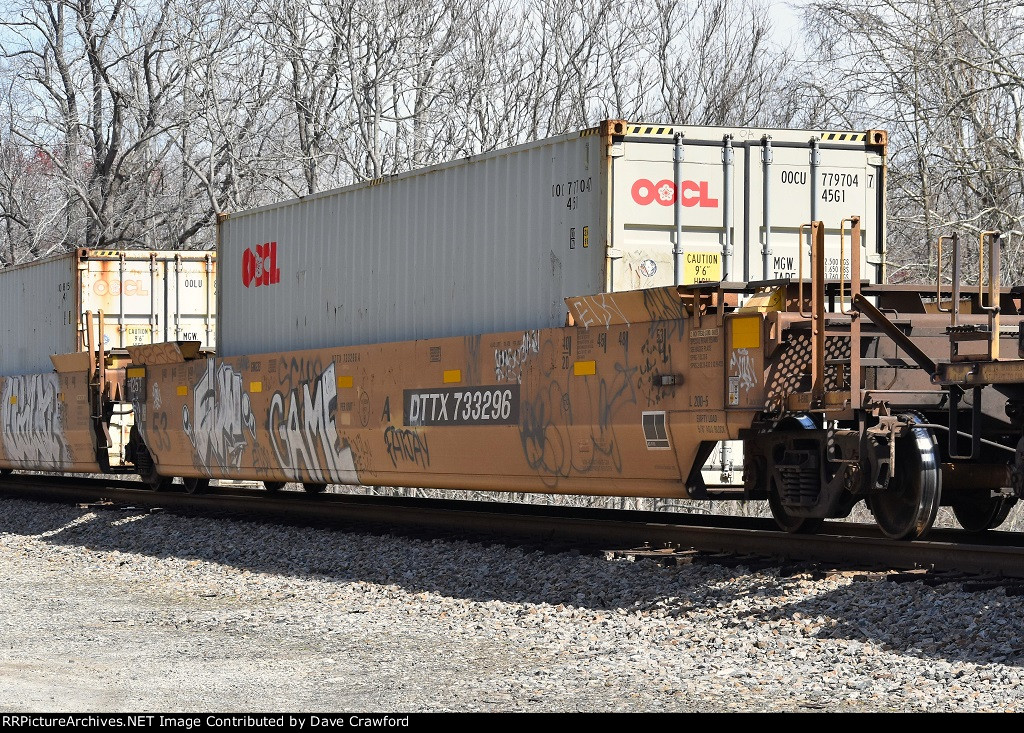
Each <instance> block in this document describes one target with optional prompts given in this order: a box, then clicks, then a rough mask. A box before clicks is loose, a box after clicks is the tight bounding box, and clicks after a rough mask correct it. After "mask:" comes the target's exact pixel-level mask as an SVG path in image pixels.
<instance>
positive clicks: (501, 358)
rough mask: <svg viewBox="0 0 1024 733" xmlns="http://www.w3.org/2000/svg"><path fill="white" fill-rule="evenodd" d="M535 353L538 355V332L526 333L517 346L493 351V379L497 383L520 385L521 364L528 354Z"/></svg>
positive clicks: (521, 377)
mask: <svg viewBox="0 0 1024 733" xmlns="http://www.w3.org/2000/svg"><path fill="white" fill-rule="evenodd" d="M506 343H507V342H506ZM537 353H540V331H526V332H525V333H524V334H523V340H522V341H521V342H520V344H519V345H518V346H513V347H511V348H508V349H495V350H494V378H495V379H496V380H498V381H499V382H517V383H521V382H522V380H523V364H524V363H525V362H526V359H527V357H528V356H529V355H530V354H537Z"/></svg>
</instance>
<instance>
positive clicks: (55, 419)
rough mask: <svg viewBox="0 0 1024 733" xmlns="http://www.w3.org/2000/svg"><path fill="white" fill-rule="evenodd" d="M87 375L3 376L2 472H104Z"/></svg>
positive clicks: (0, 382) (0, 411) (0, 400)
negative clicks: (97, 447)
mask: <svg viewBox="0 0 1024 733" xmlns="http://www.w3.org/2000/svg"><path fill="white" fill-rule="evenodd" d="M88 396H89V379H88V374H87V373H86V372H84V371H83V372H62V373H52V372H51V373H48V374H26V375H21V376H15V377H2V378H0V468H4V469H24V470H31V471H65V472H74V473H100V472H101V471H100V466H99V464H98V462H97V460H96V445H97V442H96V434H95V431H94V429H93V420H92V418H91V417H90V412H91V411H90V407H89V397H88Z"/></svg>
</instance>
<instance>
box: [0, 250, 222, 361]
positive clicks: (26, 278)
mask: <svg viewBox="0 0 1024 733" xmlns="http://www.w3.org/2000/svg"><path fill="white" fill-rule="evenodd" d="M216 304H217V296H216V255H215V253H213V252H196V251H188V252H170V251H144V250H127V251H110V250H90V249H80V250H77V251H76V252H72V253H69V254H66V255H60V256H58V257H52V258H48V259H45V260H38V261H36V262H30V263H27V264H24V265H17V266H15V267H10V268H7V269H3V270H0V313H2V314H3V315H2V317H0V376H9V375H15V374H33V373H41V372H50V371H52V370H53V364H52V363H51V362H50V355H51V354H67V353H71V352H74V351H85V350H87V349H88V347H89V343H88V337H87V333H86V326H85V323H86V319H85V313H86V312H92V314H93V319H94V329H95V333H94V339H95V340H96V341H97V342H98V340H99V339H100V338H101V333H102V340H103V345H104V348H105V349H107V350H113V349H120V348H124V347H126V346H132V345H136V344H150V343H159V342H163V341H177V340H183V341H186V340H187V341H201V342H202V344H203V346H204V347H206V348H210V349H212V348H213V347H214V346H215V343H216V328H215V326H216ZM100 312H102V313H103V324H102V328H101V327H100V324H99V313H100Z"/></svg>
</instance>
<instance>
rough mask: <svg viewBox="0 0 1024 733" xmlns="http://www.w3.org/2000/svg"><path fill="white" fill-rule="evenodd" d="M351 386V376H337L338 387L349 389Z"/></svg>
mask: <svg viewBox="0 0 1024 733" xmlns="http://www.w3.org/2000/svg"><path fill="white" fill-rule="evenodd" d="M351 387H352V377H351V376H348V377H338V389H349V388H351Z"/></svg>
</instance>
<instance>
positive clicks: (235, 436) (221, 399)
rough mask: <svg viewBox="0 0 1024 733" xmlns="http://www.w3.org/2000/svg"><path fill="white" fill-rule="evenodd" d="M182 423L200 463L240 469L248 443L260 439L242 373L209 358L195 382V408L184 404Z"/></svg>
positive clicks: (202, 465) (201, 464) (202, 466)
mask: <svg viewBox="0 0 1024 733" xmlns="http://www.w3.org/2000/svg"><path fill="white" fill-rule="evenodd" d="M181 418H182V426H183V428H184V430H185V434H186V435H187V436H188V439H189V440H190V441H191V443H192V447H193V449H194V450H195V454H196V457H197V459H198V463H197V466H198V467H200V468H203V469H205V470H207V471H209V470H210V469H213V468H221V469H227V468H233V469H237V468H238V467H239V466H240V465H241V463H242V456H243V454H244V453H245V449H246V447H247V446H248V442H249V441H248V439H247V438H246V434H248V436H249V438H251V439H252V440H254V441H255V439H256V417H255V416H254V415H253V411H252V404H251V401H250V397H249V393H248V392H247V391H246V390H245V389H244V388H243V386H242V375H241V374H240V373H239V372H237V371H235V370H234V369H233V368H232V367H231V366H230V365H228V364H221V365H220V366H219V367H218V366H217V365H216V361H215V360H214V359H207V360H206V369H205V370H203V374H202V376H201V377H200V379H199V381H198V382H197V383H196V384H195V385H194V388H193V398H192V409H191V410H189V406H188V405H187V404H186V405H183V406H182V408H181Z"/></svg>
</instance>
